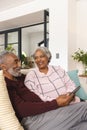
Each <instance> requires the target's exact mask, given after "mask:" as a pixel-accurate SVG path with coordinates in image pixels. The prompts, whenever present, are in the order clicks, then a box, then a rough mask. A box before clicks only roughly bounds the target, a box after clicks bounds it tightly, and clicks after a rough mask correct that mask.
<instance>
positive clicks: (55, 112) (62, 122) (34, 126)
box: [0, 52, 87, 130]
mask: <svg viewBox="0 0 87 130" xmlns="http://www.w3.org/2000/svg"><path fill="white" fill-rule="evenodd" d="M0 68H1V69H2V70H3V74H4V77H5V81H6V85H7V89H8V93H9V96H10V100H11V102H12V105H13V108H14V110H15V113H16V115H17V117H18V119H19V120H20V121H21V123H22V124H23V125H24V128H25V129H26V130H45V129H46V130H60V129H61V130H86V129H87V103H85V102H80V103H76V104H74V105H69V104H70V102H71V101H72V100H73V99H74V95H73V94H71V95H70V94H65V95H60V96H59V97H58V98H56V99H54V100H52V101H45V102H44V101H42V100H41V99H40V98H39V97H38V96H37V95H36V94H34V93H33V92H31V91H30V90H29V89H27V88H26V87H25V85H24V79H25V76H24V75H22V74H21V73H20V69H21V63H20V60H19V58H18V57H17V56H16V55H15V54H13V53H11V52H3V53H2V54H1V55H0Z"/></svg>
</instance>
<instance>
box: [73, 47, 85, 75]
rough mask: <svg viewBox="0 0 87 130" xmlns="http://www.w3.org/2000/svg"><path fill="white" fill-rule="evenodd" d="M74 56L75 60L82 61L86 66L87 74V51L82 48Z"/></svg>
mask: <svg viewBox="0 0 87 130" xmlns="http://www.w3.org/2000/svg"><path fill="white" fill-rule="evenodd" d="M72 58H73V59H74V60H77V61H78V62H80V61H81V62H82V64H83V66H84V74H85V75H87V52H85V51H84V50H81V49H80V48H79V49H78V50H77V51H76V52H75V53H74V54H73V55H72Z"/></svg>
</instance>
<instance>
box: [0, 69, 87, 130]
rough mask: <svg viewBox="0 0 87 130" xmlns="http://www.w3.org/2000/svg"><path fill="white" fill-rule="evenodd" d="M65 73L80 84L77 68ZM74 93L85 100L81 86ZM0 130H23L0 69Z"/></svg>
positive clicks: (77, 84) (86, 96)
mask: <svg viewBox="0 0 87 130" xmlns="http://www.w3.org/2000/svg"><path fill="white" fill-rule="evenodd" d="M67 73H68V75H69V76H70V78H71V79H72V80H73V81H74V82H75V84H76V86H79V85H80V86H81V84H80V81H79V78H78V70H73V71H69V72H67ZM76 95H78V96H79V97H80V98H81V99H83V100H87V94H86V93H85V91H84V89H83V88H82V87H81V89H80V90H79V91H78V92H77V93H76ZM0 130H24V128H23V127H22V126H21V124H20V122H19V121H18V119H17V117H16V116H15V112H14V110H13V107H12V105H11V102H10V99H9V96H8V92H7V88H6V83H5V80H4V76H3V71H2V70H0Z"/></svg>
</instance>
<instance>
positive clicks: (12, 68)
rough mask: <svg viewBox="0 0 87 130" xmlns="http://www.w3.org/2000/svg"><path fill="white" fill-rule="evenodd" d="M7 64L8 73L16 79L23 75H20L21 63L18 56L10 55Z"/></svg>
mask: <svg viewBox="0 0 87 130" xmlns="http://www.w3.org/2000/svg"><path fill="white" fill-rule="evenodd" d="M5 64H6V71H7V73H9V74H11V75H12V76H15V77H18V76H20V75H21V73H20V69H21V63H20V60H19V59H18V57H17V56H16V55H14V54H10V55H8V56H7V60H6V63H5Z"/></svg>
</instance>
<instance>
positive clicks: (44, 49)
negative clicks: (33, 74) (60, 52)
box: [33, 47, 52, 62]
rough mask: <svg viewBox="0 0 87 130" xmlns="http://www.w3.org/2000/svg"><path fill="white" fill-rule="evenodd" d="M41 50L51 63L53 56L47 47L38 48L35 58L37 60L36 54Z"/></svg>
mask: <svg viewBox="0 0 87 130" xmlns="http://www.w3.org/2000/svg"><path fill="white" fill-rule="evenodd" d="M39 50H40V51H42V52H43V53H44V54H45V55H46V56H47V57H48V62H50V60H51V58H52V55H51V52H50V51H49V49H48V48H47V47H38V48H37V49H36V50H35V52H34V54H33V58H35V53H36V52H37V51H39Z"/></svg>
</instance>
